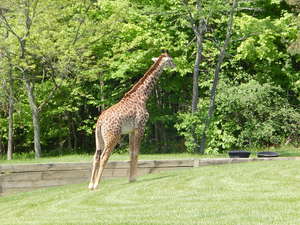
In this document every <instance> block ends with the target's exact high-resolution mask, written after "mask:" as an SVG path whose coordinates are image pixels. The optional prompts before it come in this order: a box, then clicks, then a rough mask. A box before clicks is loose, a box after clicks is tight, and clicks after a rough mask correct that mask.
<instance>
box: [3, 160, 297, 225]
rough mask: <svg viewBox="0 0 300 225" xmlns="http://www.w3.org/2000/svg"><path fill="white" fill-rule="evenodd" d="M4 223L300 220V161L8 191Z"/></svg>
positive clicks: (243, 224) (256, 223) (292, 224)
mask: <svg viewBox="0 0 300 225" xmlns="http://www.w3.org/2000/svg"><path fill="white" fill-rule="evenodd" d="M0 224H1V225H14V224H22V225H25V224H38V225H40V224H41V225H42V224H49V225H58V224H59V225H71V224H72V225H77V224H94V225H96V224H97V225H104V224H120V225H125V224H128V225H134V224H140V225H147V224H172V225H173V224H178V225H183V224H205V225H208V224H212V225H221V224H222V225H248V224H253V225H261V224H266V225H276V224H278V225H297V224H300V161H269V162H251V163H242V164H231V165H230V164H228V165H218V166H207V167H200V168H195V169H186V170H179V171H178V170H177V171H171V172H163V173H159V174H151V175H147V176H143V177H140V178H139V179H138V181H137V182H135V183H128V182H127V179H114V180H106V181H104V182H102V183H101V187H100V189H99V190H98V191H88V190H87V184H80V185H68V186H63V187H54V188H47V189H40V190H36V191H32V192H26V193H18V194H14V195H10V196H4V197H0Z"/></svg>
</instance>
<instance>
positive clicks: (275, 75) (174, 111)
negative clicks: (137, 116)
mask: <svg viewBox="0 0 300 225" xmlns="http://www.w3.org/2000/svg"><path fill="white" fill-rule="evenodd" d="M299 10H300V1H299V0H286V1H280V0H253V1H251V0H240V1H237V0H234V1H228V0H209V1H204V0H191V1H188V0H99V1H97V0H83V1H78V0H1V3H0V86H1V90H0V153H1V154H2V155H4V154H7V158H8V159H11V158H12V156H13V152H15V153H28V152H31V153H32V154H35V157H37V158H38V157H41V156H42V155H55V154H61V153H63V152H88V153H91V152H93V151H94V145H95V143H94V134H93V130H94V126H95V122H96V119H97V117H98V116H99V114H100V113H101V111H102V110H104V109H105V108H107V107H109V106H111V105H113V104H115V103H116V102H118V101H119V100H120V99H121V98H122V96H123V94H124V93H126V92H127V91H128V90H129V89H130V87H131V86H132V85H133V84H134V83H135V82H136V81H137V80H138V79H139V78H141V77H142V75H143V74H144V73H145V72H146V71H147V69H148V68H149V67H150V66H151V64H152V61H151V58H152V57H157V56H159V55H160V53H161V49H168V51H169V53H170V55H171V56H172V57H173V58H174V62H175V64H176V68H175V69H172V70H168V71H165V72H164V73H163V75H162V76H161V78H160V80H159V83H158V85H156V87H155V90H154V91H153V94H152V97H151V98H150V99H149V102H148V109H149V113H150V119H149V121H148V123H147V127H146V132H145V138H144V139H143V146H142V152H143V153H169V152H184V151H188V152H200V153H204V152H205V153H217V152H224V151H228V150H232V149H250V148H264V147H270V146H279V145H287V144H290V145H295V146H299V144H300V107H299V101H300V95H299V94H300V33H299V26H300V18H299ZM222 57H223V58H222ZM127 143H128V141H127V140H126V137H125V138H123V139H122V141H121V142H120V145H119V148H118V149H117V150H116V151H119V152H121V151H124V150H126V148H127ZM201 143H202V146H201Z"/></svg>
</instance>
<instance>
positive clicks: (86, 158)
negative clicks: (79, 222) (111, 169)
mask: <svg viewBox="0 0 300 225" xmlns="http://www.w3.org/2000/svg"><path fill="white" fill-rule="evenodd" d="M216 157H227V155H226V154H215V155H199V154H190V153H168V154H140V156H139V160H162V159H192V158H216ZM92 158H93V155H89V154H71V155H62V156H56V157H42V158H40V159H34V157H22V156H16V157H15V158H14V159H13V160H10V161H7V160H5V159H3V158H2V159H0V164H14V163H49V162H90V161H91V160H92ZM109 159H110V160H111V161H125V160H129V154H128V153H124V154H118V153H115V154H112V155H111V157H110V158H109Z"/></svg>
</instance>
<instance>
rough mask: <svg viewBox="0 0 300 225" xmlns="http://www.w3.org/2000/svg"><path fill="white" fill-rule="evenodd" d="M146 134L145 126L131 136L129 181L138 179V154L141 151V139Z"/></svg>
mask: <svg viewBox="0 0 300 225" xmlns="http://www.w3.org/2000/svg"><path fill="white" fill-rule="evenodd" d="M143 135H144V128H139V129H136V130H135V131H134V132H133V133H131V134H130V136H129V146H130V171H129V182H134V181H136V176H137V167H138V156H139V152H140V145H141V140H142V138H143Z"/></svg>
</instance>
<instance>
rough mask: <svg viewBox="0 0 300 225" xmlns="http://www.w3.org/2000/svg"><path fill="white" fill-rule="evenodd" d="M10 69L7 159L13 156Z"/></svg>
mask: <svg viewBox="0 0 300 225" xmlns="http://www.w3.org/2000/svg"><path fill="white" fill-rule="evenodd" d="M13 84H14V81H13V78H12V71H11V68H10V71H9V89H8V90H9V96H8V143H7V160H12V157H13V137H14V117H13V113H14V89H13Z"/></svg>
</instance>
